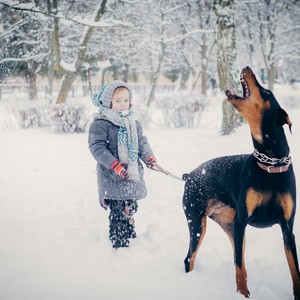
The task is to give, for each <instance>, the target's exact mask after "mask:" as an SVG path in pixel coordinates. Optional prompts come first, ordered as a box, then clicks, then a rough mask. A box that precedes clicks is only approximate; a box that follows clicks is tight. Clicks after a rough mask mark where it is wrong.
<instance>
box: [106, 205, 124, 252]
mask: <svg viewBox="0 0 300 300" xmlns="http://www.w3.org/2000/svg"><path fill="white" fill-rule="evenodd" d="M108 202H109V207H110V214H109V239H110V240H111V242H112V246H113V248H121V247H128V246H129V240H128V235H127V231H128V218H127V216H126V214H125V202H126V201H125V200H109V201H108Z"/></svg>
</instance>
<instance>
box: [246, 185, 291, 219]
mask: <svg viewBox="0 0 300 300" xmlns="http://www.w3.org/2000/svg"><path fill="white" fill-rule="evenodd" d="M245 200H246V201H245V202H246V209H247V213H248V216H249V217H253V218H255V219H256V220H261V222H266V221H270V222H272V221H274V222H276V221H278V220H277V219H279V218H280V219H282V217H283V218H284V219H285V220H287V221H288V220H289V219H290V218H291V215H292V212H293V208H294V202H293V199H292V197H291V194H290V193H289V192H286V193H280V192H258V191H255V190H254V189H252V188H249V189H248V191H247V194H246V199H245Z"/></svg>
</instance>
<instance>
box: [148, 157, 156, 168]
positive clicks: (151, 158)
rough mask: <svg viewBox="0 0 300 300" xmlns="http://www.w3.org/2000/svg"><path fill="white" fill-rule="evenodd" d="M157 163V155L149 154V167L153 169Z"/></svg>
mask: <svg viewBox="0 0 300 300" xmlns="http://www.w3.org/2000/svg"><path fill="white" fill-rule="evenodd" d="M156 163H157V160H156V157H155V156H148V157H147V158H146V166H147V167H148V168H149V169H153V167H154V166H155V164H156Z"/></svg>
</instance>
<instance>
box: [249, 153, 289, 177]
mask: <svg viewBox="0 0 300 300" xmlns="http://www.w3.org/2000/svg"><path fill="white" fill-rule="evenodd" d="M253 156H254V157H255V158H256V162H257V165H258V166H259V167H260V168H261V169H263V170H265V171H267V172H268V173H283V172H286V171H288V169H289V167H290V165H291V164H292V158H291V157H290V156H284V157H282V158H275V157H272V158H271V157H268V156H267V155H265V154H264V153H260V152H259V151H258V150H257V149H254V152H253Z"/></svg>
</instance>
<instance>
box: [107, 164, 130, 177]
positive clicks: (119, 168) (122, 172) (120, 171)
mask: <svg viewBox="0 0 300 300" xmlns="http://www.w3.org/2000/svg"><path fill="white" fill-rule="evenodd" d="M126 167H127V164H125V163H121V162H119V161H117V160H116V161H114V162H113V163H112V164H111V166H110V169H111V170H112V171H114V172H115V173H116V174H117V175H118V176H120V177H121V178H122V179H124V180H127V179H128V178H129V176H128V173H127V171H126V169H125V168H126Z"/></svg>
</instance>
